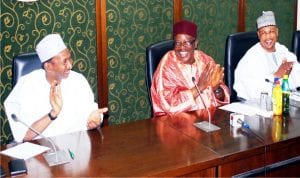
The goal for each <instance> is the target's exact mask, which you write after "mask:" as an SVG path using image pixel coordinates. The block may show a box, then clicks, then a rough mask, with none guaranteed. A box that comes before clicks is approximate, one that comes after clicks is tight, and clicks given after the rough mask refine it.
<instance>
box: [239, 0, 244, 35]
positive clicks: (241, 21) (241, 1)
mask: <svg viewBox="0 0 300 178" xmlns="http://www.w3.org/2000/svg"><path fill="white" fill-rule="evenodd" d="M245 14H246V3H245V0H239V1H238V29H237V31H238V32H244V31H245Z"/></svg>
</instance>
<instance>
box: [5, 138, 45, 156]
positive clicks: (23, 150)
mask: <svg viewBox="0 0 300 178" xmlns="http://www.w3.org/2000/svg"><path fill="white" fill-rule="evenodd" d="M48 150H50V148H49V147H45V146H41V145H37V144H33V143H30V142H25V143H22V144H19V145H16V146H14V147H12V148H8V149H6V150H4V151H1V152H0V153H1V154H4V155H7V156H10V157H14V158H18V159H25V160H26V159H28V158H32V157H34V156H36V155H38V154H41V153H43V152H45V151H48Z"/></svg>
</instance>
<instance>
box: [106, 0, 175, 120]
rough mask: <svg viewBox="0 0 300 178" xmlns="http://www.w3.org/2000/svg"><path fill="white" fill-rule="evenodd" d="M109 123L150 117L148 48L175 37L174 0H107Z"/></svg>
mask: <svg viewBox="0 0 300 178" xmlns="http://www.w3.org/2000/svg"><path fill="white" fill-rule="evenodd" d="M106 8H107V12H106V14H107V36H108V52H107V53H108V65H109V66H108V71H109V72H108V83H109V96H108V98H109V114H110V116H109V123H110V124H118V123H123V122H129V121H133V120H138V119H145V118H149V117H150V114H151V113H150V104H149V103H148V93H147V89H146V84H145V49H146V47H147V46H148V45H150V44H151V43H154V42H158V41H161V40H165V39H171V38H172V27H173V0H151V1H149V0H122V1H120V0H108V1H107V5H106Z"/></svg>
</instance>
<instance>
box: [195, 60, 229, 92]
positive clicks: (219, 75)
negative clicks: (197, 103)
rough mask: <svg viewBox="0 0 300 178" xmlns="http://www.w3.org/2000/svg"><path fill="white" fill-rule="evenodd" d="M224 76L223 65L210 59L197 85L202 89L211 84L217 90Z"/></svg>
mask: <svg viewBox="0 0 300 178" xmlns="http://www.w3.org/2000/svg"><path fill="white" fill-rule="evenodd" d="M223 78H224V68H223V67H221V65H220V64H216V63H214V62H213V61H210V62H208V63H207V64H206V66H205V67H204V69H203V71H202V74H201V76H200V77H199V80H198V83H197V85H198V87H199V88H200V90H201V91H202V90H204V89H205V88H207V87H208V86H211V87H212V88H213V90H215V89H217V88H218V86H219V85H220V84H221V83H222V82H223Z"/></svg>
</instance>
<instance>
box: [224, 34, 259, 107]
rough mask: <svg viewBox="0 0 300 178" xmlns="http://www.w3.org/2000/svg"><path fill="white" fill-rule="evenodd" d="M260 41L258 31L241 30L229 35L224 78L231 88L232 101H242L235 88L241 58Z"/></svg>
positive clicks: (226, 45)
mask: <svg viewBox="0 0 300 178" xmlns="http://www.w3.org/2000/svg"><path fill="white" fill-rule="evenodd" d="M257 42H259V39H258V36H257V33H256V32H254V31H251V32H239V33H235V34H231V35H228V36H227V39H226V44H225V60H224V78H225V84H226V85H227V86H228V88H229V90H230V101H231V102H234V101H240V100H241V99H240V98H238V97H237V93H236V91H235V90H234V89H233V84H234V70H235V68H236V66H237V64H238V63H239V61H240V59H241V58H242V57H243V56H244V54H245V53H246V52H247V50H248V49H249V48H251V47H252V46H253V45H254V44H256V43H257Z"/></svg>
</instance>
